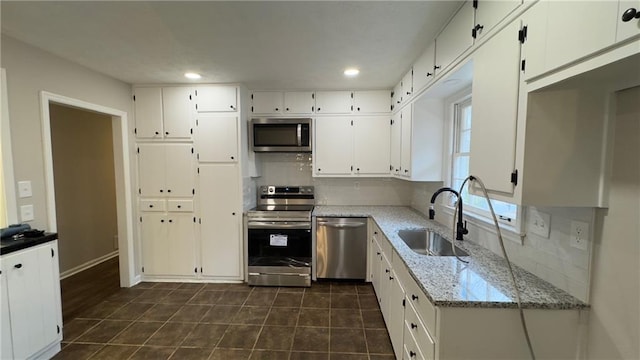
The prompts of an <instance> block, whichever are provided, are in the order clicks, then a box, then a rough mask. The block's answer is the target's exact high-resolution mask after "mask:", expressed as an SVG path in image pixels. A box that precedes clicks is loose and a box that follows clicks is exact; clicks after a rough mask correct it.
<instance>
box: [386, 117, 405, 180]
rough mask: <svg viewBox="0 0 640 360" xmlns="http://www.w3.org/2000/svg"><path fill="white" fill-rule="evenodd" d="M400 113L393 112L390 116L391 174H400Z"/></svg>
mask: <svg viewBox="0 0 640 360" xmlns="http://www.w3.org/2000/svg"><path fill="white" fill-rule="evenodd" d="M400 116H401V113H400V112H397V113H395V114H394V115H393V116H392V118H391V145H390V146H391V151H390V152H389V153H390V158H391V159H390V161H391V174H395V175H400V170H401V167H402V163H401V152H402V119H401V118H400Z"/></svg>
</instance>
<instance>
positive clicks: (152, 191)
mask: <svg viewBox="0 0 640 360" xmlns="http://www.w3.org/2000/svg"><path fill="white" fill-rule="evenodd" d="M164 171H165V147H164V145H162V144H139V145H138V193H139V194H140V195H141V196H164V195H165V194H166V187H165V177H164Z"/></svg>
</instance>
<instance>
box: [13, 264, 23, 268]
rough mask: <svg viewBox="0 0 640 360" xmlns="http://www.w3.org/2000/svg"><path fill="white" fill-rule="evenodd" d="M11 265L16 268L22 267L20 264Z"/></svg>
mask: <svg viewBox="0 0 640 360" xmlns="http://www.w3.org/2000/svg"><path fill="white" fill-rule="evenodd" d="M13 267H14V268H16V269H20V268H22V264H15V265H13Z"/></svg>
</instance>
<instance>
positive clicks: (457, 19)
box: [435, 1, 474, 75]
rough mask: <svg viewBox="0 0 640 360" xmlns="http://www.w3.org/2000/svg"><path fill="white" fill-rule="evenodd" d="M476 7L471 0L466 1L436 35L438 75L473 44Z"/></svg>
mask: <svg viewBox="0 0 640 360" xmlns="http://www.w3.org/2000/svg"><path fill="white" fill-rule="evenodd" d="M473 15H474V9H473V4H472V2H471V1H465V3H464V5H463V6H462V8H460V10H458V12H457V13H456V15H455V16H454V17H453V18H452V19H451V21H449V23H448V24H447V26H446V27H445V28H444V30H442V32H441V33H440V35H438V37H436V67H435V69H436V75H437V74H439V73H440V72H442V71H444V70H445V69H447V67H449V65H451V63H453V62H454V61H455V60H456V59H457V58H458V57H459V56H460V55H462V53H463V52H465V51H466V50H467V49H468V48H470V47H471V45H473V38H472V37H471V28H473Z"/></svg>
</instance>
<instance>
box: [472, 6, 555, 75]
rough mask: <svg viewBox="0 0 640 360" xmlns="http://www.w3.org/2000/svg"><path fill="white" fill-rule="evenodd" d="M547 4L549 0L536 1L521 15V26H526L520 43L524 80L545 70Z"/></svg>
mask: <svg viewBox="0 0 640 360" xmlns="http://www.w3.org/2000/svg"><path fill="white" fill-rule="evenodd" d="M548 6H549V1H538V2H537V3H535V4H534V5H533V6H532V7H531V8H529V10H527V11H526V12H525V13H524V15H523V16H522V26H523V27H524V26H526V27H527V38H526V40H525V42H524V44H523V45H522V56H521V58H522V59H523V60H524V61H525V62H526V66H525V69H524V72H523V76H524V79H525V80H529V79H531V78H532V77H535V76H538V75H540V74H542V73H543V72H544V71H545V56H546V49H547V10H548ZM503 31H504V30H503ZM474 56H475V55H474Z"/></svg>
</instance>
